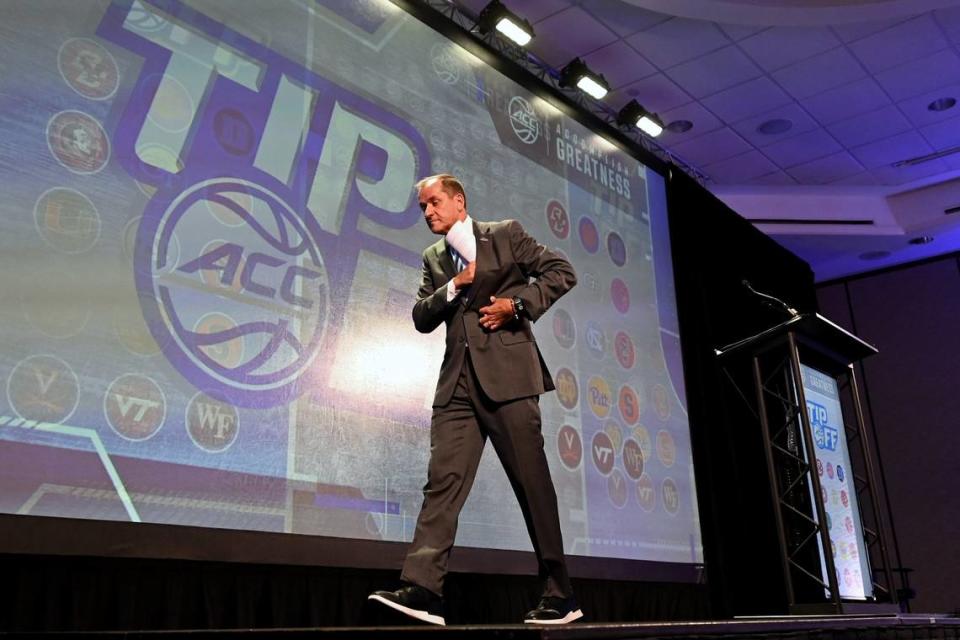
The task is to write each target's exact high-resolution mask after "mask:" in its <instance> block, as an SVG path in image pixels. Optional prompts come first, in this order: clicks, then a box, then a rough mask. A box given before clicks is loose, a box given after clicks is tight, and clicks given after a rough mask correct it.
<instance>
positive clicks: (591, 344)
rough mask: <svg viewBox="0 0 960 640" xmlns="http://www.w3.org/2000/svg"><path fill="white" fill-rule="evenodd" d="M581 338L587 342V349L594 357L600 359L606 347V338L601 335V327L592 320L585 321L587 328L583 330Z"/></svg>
mask: <svg viewBox="0 0 960 640" xmlns="http://www.w3.org/2000/svg"><path fill="white" fill-rule="evenodd" d="M583 334H584V335H583V339H584V341H585V342H586V343H587V350H588V351H589V352H590V355H592V356H593V357H594V358H596V359H598V360H600V359H601V358H603V353H604V351H606V349H607V338H606V336H604V335H603V329H601V328H600V325H598V324H597V323H596V322H594V321H593V320H590V321H589V322H587V328H586V329H585V330H584V332H583Z"/></svg>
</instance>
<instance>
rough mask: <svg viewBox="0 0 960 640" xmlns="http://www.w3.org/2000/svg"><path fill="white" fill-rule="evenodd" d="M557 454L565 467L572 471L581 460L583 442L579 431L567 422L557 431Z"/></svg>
mask: <svg viewBox="0 0 960 640" xmlns="http://www.w3.org/2000/svg"><path fill="white" fill-rule="evenodd" d="M557 454H558V455H559V456H560V462H562V463H563V466H565V467H566V468H567V469H570V470H571V471H574V470H576V469H577V467H579V466H580V462H581V461H582V460H583V442H582V441H581V439H580V433H579V432H578V431H577V430H576V429H574V428H573V427H571V426H570V425H568V424H565V425H563V426H562V427H560V431H558V432H557Z"/></svg>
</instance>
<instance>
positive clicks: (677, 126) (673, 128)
mask: <svg viewBox="0 0 960 640" xmlns="http://www.w3.org/2000/svg"><path fill="white" fill-rule="evenodd" d="M666 129H667V131H669V132H671V133H686V132H687V131H690V129H693V123H692V122H690V121H689V120H674V121H673V122H671V123H670V124H668V125H667V126H666Z"/></svg>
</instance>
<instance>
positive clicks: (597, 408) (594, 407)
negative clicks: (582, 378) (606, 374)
mask: <svg viewBox="0 0 960 640" xmlns="http://www.w3.org/2000/svg"><path fill="white" fill-rule="evenodd" d="M587 396H588V400H589V402H590V410H591V411H593V414H594V415H595V416H597V417H598V418H606V417H607V414H608V413H610V404H611V396H610V385H608V384H607V381H606V380H604V379H603V378H601V377H600V376H593V377H592V378H590V382H589V383H588V384H587Z"/></svg>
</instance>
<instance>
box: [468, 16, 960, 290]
mask: <svg viewBox="0 0 960 640" xmlns="http://www.w3.org/2000/svg"><path fill="white" fill-rule="evenodd" d="M457 4H459V5H460V6H462V7H465V8H466V9H467V10H469V11H471V12H473V13H479V11H480V10H481V9H483V7H484V6H485V5H486V4H487V0H457ZM505 4H506V5H507V6H508V7H509V8H510V9H511V10H513V11H514V12H515V13H517V14H518V15H520V16H522V17H525V18H526V19H527V20H529V21H530V22H531V23H532V24H533V28H534V30H535V32H536V37H535V38H534V40H533V41H532V42H531V43H530V45H528V47H527V48H528V50H529V51H530V52H532V53H533V54H534V55H535V56H537V57H538V58H540V59H541V60H542V61H544V62H546V63H547V64H548V65H549V66H551V67H553V68H555V69H560V68H561V67H563V66H564V65H565V64H566V63H567V62H568V61H570V60H571V59H572V58H574V57H580V58H582V59H583V60H584V61H586V62H587V64H588V65H589V66H590V68H591V69H592V70H594V71H596V72H599V73H602V74H603V75H604V76H605V77H606V79H607V80H608V82H609V84H610V85H611V92H610V94H609V95H608V96H607V97H606V98H605V99H604V102H605V103H607V104H608V105H609V106H610V107H612V108H614V109H619V108H620V107H622V106H623V105H624V104H625V103H627V102H628V101H630V100H631V99H636V100H637V101H638V102H640V103H641V104H642V105H644V106H645V107H646V108H648V109H649V110H651V111H655V112H657V113H658V114H659V115H660V117H661V119H662V120H663V121H664V123H665V124H667V125H668V130H666V131H664V133H663V135H662V136H660V137H659V138H658V139H657V143H658V144H659V145H661V146H662V147H664V148H665V149H667V150H668V151H669V152H670V153H671V154H673V155H675V156H677V157H678V158H680V159H681V160H682V161H683V162H685V163H686V164H688V165H690V166H693V167H695V168H696V169H697V170H699V171H700V172H701V173H702V174H703V175H704V176H706V178H707V180H706V185H707V187H708V188H709V189H710V190H711V191H713V192H714V193H715V194H716V195H717V196H718V197H720V198H721V199H723V200H724V201H725V202H727V203H728V204H729V205H730V206H731V207H733V208H734V209H735V210H737V211H738V212H739V213H741V215H744V216H745V217H747V218H751V219H754V220H757V221H764V222H758V226H759V227H760V228H761V229H763V230H764V231H765V232H767V233H769V234H770V235H772V236H774V237H775V238H776V239H777V240H778V241H779V242H781V243H782V244H784V245H785V246H787V247H788V248H790V249H791V250H793V251H794V252H795V253H797V254H798V255H800V256H801V257H803V258H804V259H806V260H807V261H808V262H810V263H811V266H812V267H813V268H814V270H815V272H816V275H817V279H818V280H820V281H823V280H829V279H833V278H838V277H843V276H847V275H850V274H854V273H858V272H863V271H869V270H873V269H877V268H882V267H886V266H890V265H893V264H899V263H903V262H905V261H913V260H917V259H922V258H925V257H929V256H931V255H939V254H942V253H945V252H950V251H956V250H960V212H958V213H956V214H952V215H950V214H946V213H944V210H946V209H950V208H952V207H956V206H958V205H960V0H507V1H505ZM937 101H939V102H937ZM951 103H953V104H951ZM938 108H939V109H940V110H937V109H938ZM683 129H686V130H683ZM930 156H933V157H930ZM904 161H909V162H908V163H906V164H900V163H903V162H904ZM919 236H928V237H932V238H933V240H932V241H931V242H929V243H928V244H924V245H911V244H909V240H911V239H913V238H915V237H919ZM878 252H879V253H878ZM883 252H885V253H883ZM863 254H867V257H866V258H863V257H861V256H862V255H863Z"/></svg>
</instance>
